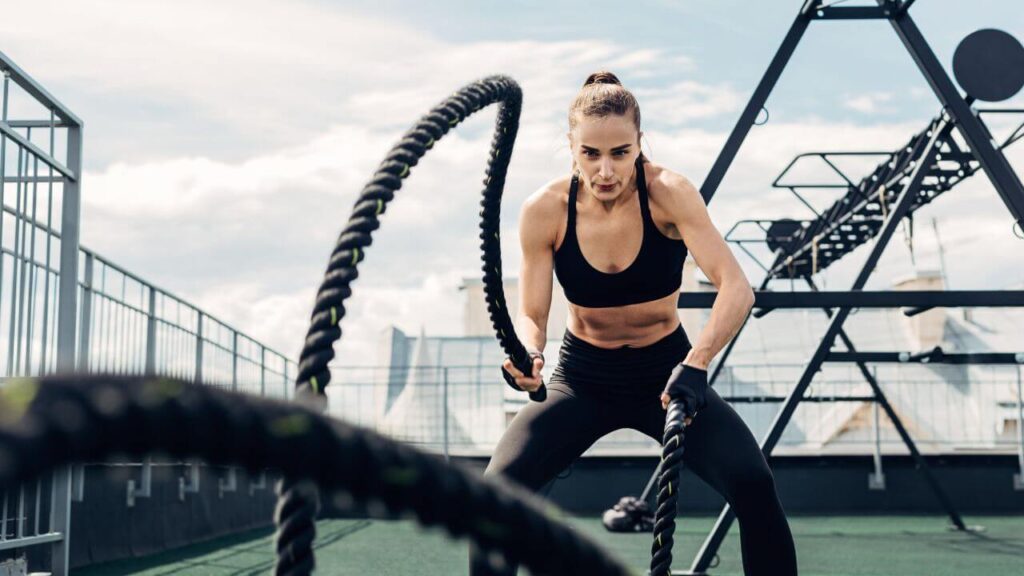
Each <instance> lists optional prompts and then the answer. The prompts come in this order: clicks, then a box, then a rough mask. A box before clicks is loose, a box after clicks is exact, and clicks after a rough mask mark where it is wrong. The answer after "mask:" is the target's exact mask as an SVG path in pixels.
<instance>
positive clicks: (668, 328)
mask: <svg viewBox="0 0 1024 576" xmlns="http://www.w3.org/2000/svg"><path fill="white" fill-rule="evenodd" d="M678 301H679V296H678V294H675V293H673V294H669V295H668V296H665V297H664V298H660V299H658V300H652V301H650V302H641V303H639V304H630V305H627V306H616V307H614V308H585V307H583V306H577V305H575V304H572V303H570V304H569V320H568V323H567V325H566V327H567V328H568V329H569V331H570V332H572V333H573V334H574V335H575V336H577V337H578V338H581V339H583V340H585V341H587V342H589V343H590V344H593V345H594V346H598V347H600V348H621V347H623V346H630V347H635V348H639V347H641V346H649V345H651V344H654V343H655V342H657V341H658V340H661V339H662V338H664V337H665V336H668V335H669V334H671V333H672V332H674V331H675V329H676V327H677V326H679V314H678V307H677V306H678Z"/></svg>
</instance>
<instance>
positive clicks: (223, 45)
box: [0, 0, 1024, 364]
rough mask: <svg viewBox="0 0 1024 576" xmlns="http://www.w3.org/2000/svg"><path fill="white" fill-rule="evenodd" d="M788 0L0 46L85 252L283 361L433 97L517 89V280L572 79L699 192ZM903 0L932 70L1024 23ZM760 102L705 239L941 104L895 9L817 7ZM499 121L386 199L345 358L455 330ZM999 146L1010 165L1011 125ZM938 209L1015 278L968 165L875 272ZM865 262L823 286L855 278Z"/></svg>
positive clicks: (955, 265) (298, 16)
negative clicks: (892, 14)
mask: <svg viewBox="0 0 1024 576" xmlns="http://www.w3.org/2000/svg"><path fill="white" fill-rule="evenodd" d="M859 1H860V0H854V1H851V2H848V3H847V5H855V4H856V3H858V2H859ZM861 3H862V2H861ZM801 4H802V1H800V0H762V1H757V2H754V1H749V0H748V1H740V0H700V1H697V0H693V1H685V0H683V1H668V0H639V1H636V2H629V3H627V2H606V1H596V2H595V1H591V2H586V3H584V2H541V1H533V0H531V1H515V0H510V1H505V2H501V3H498V2H470V1H468V0H460V1H443V0H438V1H435V2H429V3H428V2H413V1H397V0H374V1H372V2H371V1H368V0H352V1H346V2H338V1H328V0H292V1H289V2H284V1H277V0H247V1H245V2H241V1H237V0H223V1H220V2H199V1H195V0H181V1H178V2H173V3H172V2H166V1H164V2H157V1H153V0H133V1H131V2H128V1H109V0H108V1H103V0H99V1H94V2H88V3H83V2H70V1H55V0H36V1H34V2H17V3H10V5H9V6H6V7H5V9H4V18H3V19H0V51H2V52H3V53H5V54H6V55H7V56H8V57H10V58H11V59H13V60H14V61H15V62H16V63H17V64H18V65H19V66H20V67H21V68H22V69H23V70H25V71H26V72H27V73H28V74H30V75H31V76H32V77H34V78H35V79H36V80H37V81H38V82H39V83H41V84H42V85H43V86H45V87H46V88H47V90H49V92H50V93H51V94H53V95H54V96H55V97H56V98H57V99H58V100H60V101H61V102H62V103H63V104H64V105H66V106H67V107H69V108H70V109H71V110H73V111H74V112H75V113H76V114H77V115H78V116H79V117H80V118H82V119H83V120H84V122H85V131H84V135H85V149H84V165H85V175H84V178H83V184H82V193H83V203H82V243H83V245H85V246H87V247H89V248H91V249H93V250H95V251H96V252H98V253H100V254H102V255H104V256H105V257H107V258H109V259H110V260H112V261H113V262H116V263H118V264H120V265H121V266H124V267H125V268H127V269H128V270H131V271H132V272H134V273H135V274H137V275H139V276H141V277H143V278H145V279H147V280H149V281H151V282H153V283H154V284H156V285H157V286H160V287H161V288H164V289H166V290H167V291H169V292H171V293H173V294H176V295H178V296H180V297H182V298H184V299H186V300H189V301H191V302H193V303H195V304H197V305H198V306H200V307H201V308H203V309H205V310H206V311H207V312H208V313H210V314H212V315H214V316H217V317H219V318H221V319H223V320H225V321H226V322H228V323H229V324H231V325H233V326H235V327H237V328H239V329H240V330H242V331H244V332H246V333H248V334H250V335H252V336H253V337H255V338H256V339H258V340H260V341H263V342H265V343H266V344H268V345H270V346H271V347H273V348H276V349H278V350H280V351H282V352H284V353H285V354H287V355H289V356H292V357H295V356H297V354H298V351H299V349H300V347H301V343H302V338H303V336H304V334H305V329H306V325H307V322H308V318H309V313H310V310H311V309H312V302H313V297H314V294H315V290H316V287H317V285H318V283H319V280H320V277H321V275H322V273H323V270H324V267H325V266H326V263H327V257H328V255H329V253H330V250H331V248H332V247H333V243H334V241H335V239H336V237H337V234H338V232H339V231H340V230H341V228H342V226H343V225H344V223H345V221H346V220H347V218H348V214H349V212H350V210H351V207H352V204H353V202H354V199H355V197H356V195H357V194H358V192H359V190H360V189H361V188H362V186H363V185H364V184H365V183H366V181H367V180H368V179H369V177H370V176H371V175H372V173H373V171H374V169H375V168H376V166H377V164H378V163H379V162H380V160H381V159H382V158H383V156H384V155H385V154H386V152H387V151H388V150H389V149H390V147H391V146H392V145H394V144H395V143H396V142H397V141H398V139H399V137H400V136H401V134H402V133H403V132H404V131H405V130H406V129H408V128H409V127H410V126H411V125H412V124H413V123H414V122H415V121H416V120H417V119H418V118H419V116H420V115H422V114H423V113H425V112H426V111H427V110H429V109H430V107H432V106H433V105H434V104H436V103H437V102H439V101H440V100H441V99H443V98H444V97H445V96H446V95H448V94H449V93H451V92H453V91H454V90H456V89H457V88H459V87H461V86H463V85H465V84H467V83H469V82H471V81H473V80H475V79H478V78H481V77H484V76H487V75H490V74H496V73H501V74H507V75H510V76H512V77H513V78H515V79H516V80H517V81H518V82H519V83H520V84H521V86H522V88H523V92H524V107H523V114H522V119H521V127H520V133H519V137H518V140H517V142H516V147H515V151H514V154H513V158H512V163H511V167H510V174H509V178H508V182H507V185H506V189H505V195H504V198H505V201H504V205H503V206H504V207H503V212H502V245H503V257H504V262H505V270H506V272H507V273H509V274H514V273H515V271H516V270H518V264H519V252H518V238H517V227H518V223H517V218H518V212H519V206H520V205H521V203H522V201H523V200H524V199H525V198H526V197H527V196H528V195H529V194H530V193H532V192H533V191H535V190H536V189H537V188H539V187H540V186H541V185H542V184H544V183H545V182H547V181H549V180H551V179H553V178H555V177H558V176H560V175H563V174H567V173H568V170H569V164H570V160H569V149H568V146H567V143H566V137H565V132H566V129H567V125H566V110H567V107H568V105H569V102H570V101H571V99H572V97H573V95H574V94H575V93H576V91H577V90H578V88H579V86H580V85H581V84H582V82H583V80H584V79H585V78H586V76H587V75H588V74H590V73H591V72H594V71H596V70H600V69H608V70H611V71H613V72H615V73H616V74H617V75H618V76H619V78H621V79H622V81H623V82H624V84H625V85H626V87H628V88H630V89H631V90H633V91H634V93H635V94H636V96H637V98H638V100H639V102H640V106H641V111H642V115H643V119H644V120H643V121H644V126H643V130H644V142H643V144H644V150H645V152H646V153H647V155H648V156H649V157H650V158H651V159H652V160H653V161H655V162H657V163H659V164H662V165H664V166H667V167H669V168H671V169H673V170H675V171H677V172H680V173H682V174H684V175H686V176H687V177H689V178H690V179H691V180H692V181H694V182H695V183H697V184H698V185H699V184H700V182H701V181H703V179H704V177H705V175H706V173H707V171H708V170H709V168H710V166H711V164H712V163H713V161H714V159H715V157H716V155H717V154H718V151H719V149H720V148H721V146H722V144H723V143H724V141H725V138H726V136H727V135H728V133H729V131H730V130H731V129H732V127H733V125H734V123H735V122H736V119H737V118H738V116H739V113H740V111H741V109H742V107H743V106H744V104H745V102H746V100H747V99H748V98H749V96H750V94H751V92H752V90H753V88H754V86H755V85H756V84H757V82H758V80H759V79H760V77H761V75H762V74H763V72H764V70H765V68H766V67H767V64H768V62H769V61H770V59H771V58H772V56H773V55H774V53H775V51H776V49H777V48H778V46H779V44H780V42H781V41H782V38H783V36H784V35H785V33H786V30H787V29H788V27H789V26H790V24H791V23H792V22H793V19H794V17H795V16H796V12H797V10H798V8H799V6H800V5H801ZM911 14H912V16H913V18H914V19H915V21H916V22H917V24H918V26H919V28H920V29H921V30H922V32H923V33H924V35H925V37H926V38H927V39H928V41H929V42H930V43H931V46H932V48H933V50H934V51H935V53H936V55H937V56H938V58H939V59H940V61H941V62H942V63H943V64H944V65H945V66H946V67H947V70H951V61H952V55H953V52H954V50H955V48H956V45H957V43H958V42H959V41H960V40H961V39H962V38H963V37H964V36H966V35H967V34H969V33H970V32H973V31H974V30H977V29H979V28H986V27H997V28H1000V29H1003V30H1006V31H1007V32H1010V33H1012V34H1014V35H1015V36H1017V37H1018V38H1024V11H1022V10H1020V7H1019V3H1018V2H1016V1H1009V0H977V1H975V2H971V3H965V2H962V1H958V0H920V1H919V2H917V3H916V4H915V5H914V7H913V8H912V9H911ZM990 106H996V105H995V104H993V105H990ZM998 106H1017V107H1022V108H1024V99H1022V97H1021V96H1020V95H1018V96H1017V97H1015V98H1014V99H1013V100H1011V101H1008V102H1004V103H999V104H998ZM767 108H768V112H769V120H768V122H767V124H765V125H764V126H759V127H755V128H754V129H753V130H752V131H751V134H750V136H749V137H748V139H747V141H746V143H745V144H744V146H743V148H742V149H741V150H740V153H739V155H738V156H737V159H736V161H735V162H734V164H733V167H732V169H731V170H730V172H729V174H728V175H727V177H726V178H725V180H724V181H723V183H722V186H721V187H720V188H719V192H718V194H717V195H716V196H715V198H714V200H713V202H712V203H711V205H710V206H709V211H710V213H711V216H712V219H713V220H714V222H715V223H716V225H717V226H718V227H719V229H720V230H722V231H723V232H725V231H726V230H728V229H729V227H731V226H732V225H733V223H734V222H736V221H737V220H740V219H744V218H780V217H792V218H807V217H809V216H810V214H809V212H808V211H807V209H806V208H803V207H802V205H801V204H800V203H799V202H798V201H797V200H796V199H795V198H793V197H792V195H791V194H790V193H789V192H788V191H784V190H779V189H773V188H772V187H771V183H772V181H773V180H774V178H775V176H776V175H778V173H779V172H780V171H781V170H782V169H783V168H784V167H785V165H786V164H787V163H788V162H789V160H790V159H791V158H792V157H793V156H795V155H796V154H799V153H803V152H810V151H819V150H891V149H895V148H897V147H899V146H901V145H903V144H904V143H906V141H907V140H908V139H909V138H910V137H911V136H912V135H913V134H914V133H915V132H917V131H919V130H921V129H922V128H924V126H925V125H926V123H927V121H928V120H929V119H930V118H932V117H933V116H934V115H935V114H936V113H937V112H938V110H939V104H938V101H937V100H936V98H935V96H934V95H933V94H932V92H931V90H930V88H929V87H928V85H927V83H926V82H925V80H924V78H923V77H922V75H921V74H920V72H919V71H918V70H917V68H916V67H915V65H914V63H913V61H912V60H911V58H910V56H909V55H908V53H907V52H906V50H905V49H904V48H903V46H902V44H901V43H900V42H899V40H898V38H897V36H896V35H895V33H894V32H893V30H892V28H891V27H890V26H889V25H888V24H887V23H884V22H879V21H865V22H816V23H814V24H812V25H811V27H810V28H809V30H808V32H807V33H806V34H805V36H804V38H803V40H802V41H801V44H800V46H799V47H798V49H797V51H796V54H795V55H794V57H793V58H792V60H791V61H790V63H789V66H788V67H787V69H786V71H785V72H784V74H783V75H782V77H781V79H780V80H779V83H778V85H777V87H776V89H775V91H774V92H773V93H772V96H771V98H769V100H768V103H767ZM493 122H494V109H493V108H489V109H487V110H484V111H483V112H480V113H478V114H477V115H476V116H474V117H472V118H470V119H469V120H468V121H466V122H465V123H464V124H463V125H461V126H460V127H459V128H458V129H457V130H456V131H453V132H452V133H450V134H449V135H448V136H446V137H445V138H444V140H442V141H441V142H440V143H439V144H438V145H437V146H436V147H435V149H434V150H432V151H431V153H430V154H429V156H428V157H427V158H425V159H424V160H423V161H422V162H421V164H420V165H419V166H417V167H416V168H415V170H414V172H413V174H412V175H411V176H410V177H409V178H408V179H407V180H406V182H405V184H404V186H403V188H402V190H401V191H400V192H399V194H398V197H397V198H396V200H395V201H394V202H392V204H391V205H390V206H389V209H388V211H387V213H386V214H385V217H384V219H383V221H382V227H381V229H380V230H378V231H377V232H376V233H375V234H374V243H373V246H372V247H371V248H370V250H369V251H368V252H367V257H366V260H365V261H364V262H363V263H362V264H361V265H360V278H359V280H358V281H357V282H356V283H355V285H354V286H353V289H354V295H353V297H352V298H350V299H349V300H348V302H347V305H346V307H347V309H348V316H347V317H346V318H345V320H344V323H343V329H344V332H345V336H344V337H343V340H342V342H341V343H340V344H339V345H338V347H337V350H338V355H339V362H340V363H342V364H366V363H374V362H375V361H376V357H375V353H376V341H377V336H378V334H379V333H380V331H381V330H382V329H384V328H385V327H387V326H389V325H395V326H398V327H399V328H401V329H403V330H405V331H407V332H412V333H417V332H419V330H420V329H421V328H422V329H424V330H425V331H426V332H427V333H428V334H432V335H457V334H458V333H459V331H460V329H461V326H462V317H461V314H462V309H463V308H462V306H463V302H462V298H463V297H464V293H463V292H460V291H458V286H459V284H460V283H461V281H462V279H463V278H466V277H476V276H477V275H478V274H479V265H478V262H479V258H480V256H479V253H478V246H477V242H478V241H477V237H476V234H477V232H476V230H477V226H478V222H477V218H478V216H477V213H478V202H479V198H478V197H479V193H480V189H481V185H480V182H481V179H482V177H483V172H484V168H485V165H486V155H487V151H488V149H489V142H490V138H491V134H490V129H491V127H492V125H493ZM1006 128H1007V125H1004V124H993V130H994V131H995V132H996V135H997V136H998V135H999V134H1001V132H1000V131H1005V129H1006ZM1008 157H1009V158H1010V161H1011V164H1012V165H1013V166H1014V167H1015V168H1016V169H1017V171H1018V172H1019V173H1021V172H1022V167H1024V144H1018V146H1017V148H1011V149H1010V150H1009V151H1008ZM811 174H814V171H813V170H810V171H809V172H806V175H811ZM832 194H833V193H832V192H812V193H811V197H812V200H811V201H812V202H813V203H816V205H827V204H828V203H830V202H831V200H832V199H833V198H834V196H832ZM933 218H934V219H935V220H936V222H937V223H938V227H939V231H940V237H941V240H942V243H943V247H944V249H945V254H946V258H945V260H946V266H947V274H948V278H949V285H950V286H949V287H951V288H955V289H969V288H984V289H1000V288H1007V287H1010V286H1015V285H1021V284H1024V250H1022V247H1024V241H1021V240H1018V239H1016V238H1014V237H1013V235H1012V233H1011V224H1012V219H1011V218H1010V216H1009V214H1008V212H1007V211H1006V209H1005V207H1004V206H1003V204H1002V203H1001V201H1000V200H999V198H998V196H997V194H996V193H995V191H994V189H993V188H992V187H991V185H989V183H988V181H987V179H986V178H985V176H984V175H982V174H979V175H977V176H975V177H974V178H973V179H972V180H970V181H968V182H966V183H964V184H963V185H961V186H959V187H958V188H956V189H954V190H953V191H951V192H949V193H948V194H947V195H946V196H944V197H942V198H941V199H940V200H939V201H937V202H935V203H934V204H933V205H930V206H928V207H926V208H924V209H922V210H921V211H920V212H919V213H918V217H917V223H918V224H917V227H916V233H915V235H914V241H913V247H914V252H913V253H914V261H913V262H912V261H911V258H910V250H909V249H908V248H907V245H906V243H905V242H904V239H903V235H902V234H897V236H896V237H895V238H894V240H893V242H892V244H891V245H890V247H889V249H888V250H887V252H886V256H885V257H884V258H883V260H882V262H881V263H880V264H879V266H878V268H877V269H876V271H875V273H874V275H873V277H872V281H871V283H869V288H876V289H878V288H885V287H887V286H889V285H890V284H891V283H892V281H893V280H894V279H896V278H898V277H900V276H904V275H906V274H907V273H909V272H910V271H912V270H913V269H914V267H915V266H916V267H918V268H937V267H938V266H939V258H938V250H937V247H938V242H937V237H936V235H935V234H934V232H932V227H931V224H930V223H931V220H932V219H933ZM865 255H866V250H864V249H861V250H860V251H858V252H855V253H854V254H853V255H851V256H850V257H848V258H847V259H846V260H844V261H843V262H841V263H840V264H837V265H836V266H834V267H833V268H832V269H830V270H829V271H828V272H826V273H824V274H823V275H822V276H823V277H822V278H821V282H822V283H823V284H824V285H825V286H826V287H827V288H829V289H837V290H838V289H845V288H847V287H848V286H849V285H850V283H851V282H852V278H853V276H854V275H855V274H856V273H857V271H858V269H859V266H860V263H861V261H863V259H864V257H865ZM739 259H740V262H741V264H743V265H744V269H745V270H746V271H747V274H748V277H750V279H751V282H752V283H755V284H756V283H759V282H760V280H761V275H760V273H759V269H758V268H757V266H756V264H754V263H753V262H751V261H750V260H749V258H747V257H746V256H744V255H739ZM556 289H557V288H556ZM776 289H784V287H782V286H777V287H776Z"/></svg>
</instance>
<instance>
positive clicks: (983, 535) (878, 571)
mask: <svg viewBox="0 0 1024 576" xmlns="http://www.w3.org/2000/svg"><path fill="white" fill-rule="evenodd" d="M968 521H969V523H971V524H979V525H982V526H984V528H985V530H984V531H983V532H978V533H961V532H955V531H950V530H948V529H947V528H946V526H947V520H946V519H945V518H942V517H906V516H885V517H832V518H799V517H796V518H790V524H791V526H792V529H793V535H794V537H795V539H796V546H797V555H798V557H799V563H800V574H801V575H803V576H815V575H820V576H825V575H828V576H841V575H842V576H846V575H849V576H854V575H856V576H861V575H863V576H867V575H885V576H892V575H917V574H921V575H928V576H953V575H963V574H970V575H998V576H1024V517H971V518H968ZM571 522H572V523H573V524H574V525H575V526H576V527H577V528H578V529H580V530H581V531H583V532H586V533H587V534H589V535H590V536H592V537H594V538H596V539H597V540H599V541H600V542H602V543H603V544H604V545H605V546H606V547H607V548H608V549H610V550H611V551H612V552H613V553H614V554H616V555H617V556H618V557H619V558H622V559H623V560H625V561H626V562H628V563H629V564H630V565H632V566H636V567H637V568H638V569H645V568H646V566H647V562H648V550H649V547H650V536H649V535H646V534H636V535H634V534H627V535H623V534H609V533H608V532H605V530H604V529H603V528H602V527H601V525H600V522H599V520H597V519H596V518H576V519H573V520H571ZM712 523H713V519H712V518H687V519H685V520H683V521H682V522H681V524H680V526H679V527H678V528H677V536H676V554H675V556H676V559H677V560H676V563H675V564H674V565H673V567H674V568H675V569H677V570H680V569H684V568H687V567H688V565H689V561H690V559H691V558H692V557H693V554H694V552H695V551H696V549H697V546H698V545H699V544H700V542H701V540H702V539H703V537H704V536H705V535H706V534H707V531H708V529H709V528H710V527H711V525H712ZM317 531H318V541H317V544H316V559H317V566H318V570H317V574H323V575H335V574H358V575H380V576H391V575H394V576H398V575H401V576H415V575H419V574H431V575H433V574H445V575H448V574H465V573H466V571H467V570H466V557H467V556H466V545H465V543H463V542H458V541H452V540H450V539H448V538H447V537H446V536H445V535H444V534H442V533H441V532H439V531H436V530H430V531H425V530H423V529H421V528H419V527H418V526H417V525H415V524H414V523H412V522H390V521H379V520H372V521H370V520H329V521H324V522H321V523H319V524H318V526H317ZM271 540H272V536H271V531H270V530H261V531H257V532H251V533H248V534H244V535H239V536H233V537H229V538H223V539H220V540H216V541H213V542H209V543H205V544H201V545H196V546H192V547H189V548H185V549H181V550H176V551H173V552H165V553H162V554H158V555H155V556H152V557H149V558H145V559H139V560H131V561H124V562H116V563H111V564H105V565H100V566H94V567H90V568H84V569H79V570H75V571H73V574H74V576H110V575H114V574H118V575H120V574H138V575H146V576H157V575H161V576H170V575H175V576H183V575H196V576H228V575H232V576H244V575H249V574H268V573H269V572H270V569H271V567H272V566H273V563H274V557H273V553H272V550H271ZM640 573H642V572H640ZM711 574H714V575H720V576H727V575H739V574H742V571H741V569H740V559H739V537H738V535H737V533H736V532H735V530H734V531H733V533H731V534H730V535H729V538H727V539H726V541H725V544H724V545H723V546H722V550H721V564H720V565H719V566H718V568H716V569H714V570H712V571H711Z"/></svg>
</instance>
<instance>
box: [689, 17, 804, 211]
mask: <svg viewBox="0 0 1024 576" xmlns="http://www.w3.org/2000/svg"><path fill="white" fill-rule="evenodd" d="M816 4H817V0H808V1H807V2H806V3H805V4H804V6H803V8H801V9H800V13H799V14H797V16H796V19H795V20H793V24H792V25H791V26H790V27H789V32H787V33H786V38H785V39H784V40H783V41H782V45H781V46H779V49H778V51H777V52H776V53H775V57H774V58H772V61H771V64H769V65H768V69H767V70H765V73H764V76H762V77H761V81H760V82H759V83H758V84H757V88H755V89H754V93H753V94H752V95H751V96H750V101H749V102H747V107H746V108H744V109H743V113H742V114H741V115H740V119H739V120H738V121H737V122H736V126H735V127H734V128H733V130H732V133H731V134H729V139H728V140H727V141H726V143H725V146H723V147H722V151H721V152H719V154H718V158H717V159H716V160H715V163H714V165H713V166H712V167H711V171H710V172H708V176H707V178H705V179H704V184H703V185H701V187H700V195H701V196H703V197H704V203H705V204H710V203H711V198H712V197H713V196H714V195H715V191H716V190H718V185H719V184H721V182H722V178H724V177H725V173H726V172H727V171H728V170H729V166H730V165H732V161H733V159H734V158H736V153H737V152H739V149H740V146H741V145H742V144H743V141H744V140H745V139H746V137H747V133H748V132H750V128H751V126H753V125H754V122H755V121H756V120H757V115H758V114H760V113H761V109H762V108H764V103H765V101H767V100H768V95H769V94H771V92H772V88H774V87H775V83H776V82H777V81H778V80H779V76H781V75H782V71H783V70H784V69H785V68H786V64H788V63H789V59H790V57H791V56H793V52H794V51H795V50H796V47H797V44H799V43H800V38H802V37H803V35H804V32H805V31H806V30H807V26H808V25H809V24H810V23H811V17H810V14H811V12H810V11H811V10H812V9H813V8H814V6H815V5H816Z"/></svg>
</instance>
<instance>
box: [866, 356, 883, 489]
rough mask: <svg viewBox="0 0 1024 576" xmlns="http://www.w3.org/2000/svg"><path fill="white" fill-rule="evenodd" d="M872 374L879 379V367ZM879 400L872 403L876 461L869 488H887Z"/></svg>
mask: <svg viewBox="0 0 1024 576" xmlns="http://www.w3.org/2000/svg"><path fill="white" fill-rule="evenodd" d="M871 376H873V377H874V379H875V381H878V369H877V368H875V367H872V368H871ZM878 404H879V401H878V399H877V397H876V399H875V401H874V402H873V403H872V404H871V435H872V437H873V439H874V451H873V453H872V459H873V460H874V463H875V471H874V473H872V474H869V475H868V489H869V490H885V474H884V473H883V472H882V431H881V428H880V427H879V412H880V408H879V406H878Z"/></svg>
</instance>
